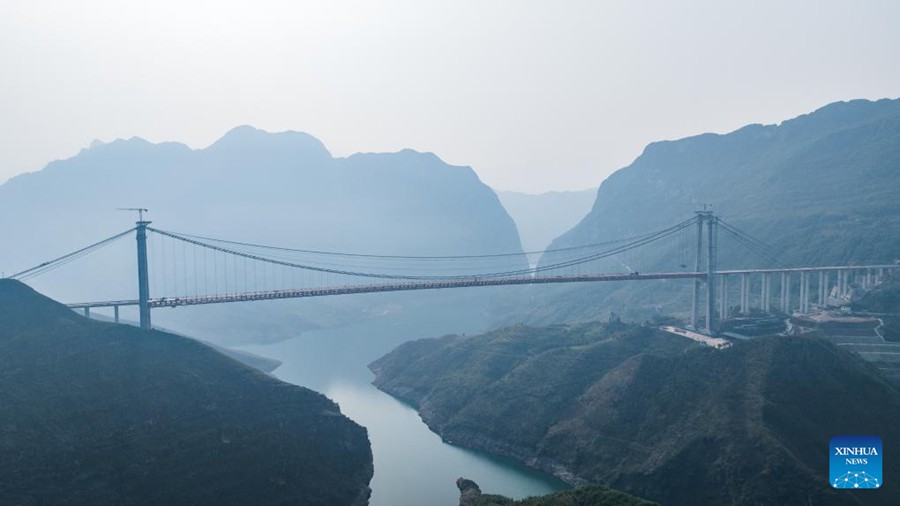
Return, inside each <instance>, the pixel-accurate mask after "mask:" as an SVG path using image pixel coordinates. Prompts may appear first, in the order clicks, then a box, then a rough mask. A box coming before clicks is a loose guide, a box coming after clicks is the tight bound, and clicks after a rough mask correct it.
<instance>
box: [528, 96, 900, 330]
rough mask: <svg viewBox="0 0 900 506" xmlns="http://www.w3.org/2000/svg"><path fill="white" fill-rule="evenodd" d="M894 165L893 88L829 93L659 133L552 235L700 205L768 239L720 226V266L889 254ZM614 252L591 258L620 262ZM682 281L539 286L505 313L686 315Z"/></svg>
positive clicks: (634, 223) (621, 228) (536, 317)
mask: <svg viewBox="0 0 900 506" xmlns="http://www.w3.org/2000/svg"><path fill="white" fill-rule="evenodd" d="M898 168H900V99H894V100H889V99H883V100H878V101H869V100H852V101H849V102H836V103H832V104H829V105H826V106H824V107H822V108H820V109H818V110H816V111H813V112H811V113H809V114H805V115H802V116H799V117H797V118H793V119H790V120H786V121H783V122H782V123H780V124H777V125H748V126H745V127H743V128H740V129H738V130H736V131H734V132H731V133H728V134H722V135H720V134H702V135H697V136H693V137H688V138H684V139H679V140H673V141H661V142H654V143H651V144H649V145H648V146H647V147H646V148H645V149H644V151H643V153H641V154H640V156H638V157H637V159H636V160H635V161H634V162H633V163H631V164H630V165H628V166H627V167H624V168H622V169H620V170H618V171H616V172H615V173H613V174H612V175H611V176H609V177H608V178H607V179H606V180H605V181H603V182H602V184H601V185H600V188H599V190H598V191H597V198H596V202H595V203H594V206H593V208H592V209H591V211H590V213H588V215H587V216H585V218H584V219H583V220H581V222H579V223H578V224H577V225H576V226H575V227H573V228H572V229H571V230H569V231H568V232H566V233H564V234H562V235H561V236H560V237H558V238H557V239H556V240H554V241H553V243H552V245H551V246H550V247H551V248H554V249H556V248H568V247H575V246H580V245H585V244H595V243H604V242H607V241H612V240H617V239H622V238H625V237H633V236H636V235H641V234H646V233H649V232H653V231H656V230H661V229H664V228H666V227H668V226H671V225H673V224H675V223H678V222H680V221H682V220H684V219H689V218H691V217H692V216H693V214H694V211H697V210H700V209H702V208H703V206H704V205H706V206H707V207H709V206H711V209H712V210H713V212H715V213H716V215H717V216H719V217H720V218H721V219H722V220H724V221H725V222H726V223H728V224H730V225H732V226H734V227H736V228H737V229H740V230H742V231H744V232H746V233H747V234H749V235H750V236H752V237H754V238H756V239H757V240H759V241H760V242H761V243H763V244H764V245H765V246H764V247H763V251H762V253H759V252H754V251H751V250H748V249H746V248H743V247H741V246H739V245H738V244H737V243H736V242H735V241H734V240H732V238H731V237H730V236H729V235H728V234H727V233H726V232H725V231H724V230H722V229H721V227H720V233H719V255H718V261H719V267H720V268H735V267H744V268H752V267H773V266H774V267H778V266H800V265H803V266H817V265H821V266H824V265H839V264H845V265H846V264H852V263H859V264H862V263H880V262H888V263H889V262H893V261H894V260H895V259H897V257H898V253H897V252H898V251H900V200H898V199H897V198H896V195H898V194H900V177H898ZM692 247H693V246H692V243H691V242H690V241H687V242H686V243H681V244H670V245H663V246H659V247H656V249H654V250H653V251H652V254H653V258H656V259H657V264H654V263H653V261H651V260H650V259H647V260H646V261H644V265H645V266H644V267H643V270H649V269H653V268H654V267H656V268H662V267H661V266H662V263H663V262H668V263H667V264H666V265H665V268H668V269H671V268H673V267H674V268H679V265H678V264H679V263H681V264H682V265H681V268H688V266H689V264H692V261H691V260H690V259H691V258H692V254H693V253H692V250H691V248H692ZM618 259H622V257H621V256H619V257H614V258H613V259H612V260H611V261H610V263H609V264H608V265H605V264H604V265H599V266H598V267H597V268H598V269H600V270H604V268H607V267H608V268H610V269H618V270H620V269H621V266H620V265H619V264H618V263H617V260H618ZM625 259H626V260H627V258H625ZM542 262H543V263H547V262H548V260H547V259H544V260H542ZM689 285H690V284H689V283H665V282H661V283H643V284H640V286H638V284H634V283H632V284H627V283H626V284H595V285H579V286H567V287H556V288H553V289H543V290H540V291H534V295H535V297H534V302H533V303H532V304H530V305H528V306H527V307H526V308H524V309H523V310H522V311H521V312H520V313H519V315H518V320H516V318H513V319H512V321H529V322H545V323H550V322H559V321H564V322H576V321H585V320H591V319H594V318H598V317H601V318H603V317H605V316H606V315H607V313H608V311H610V310H612V311H615V312H616V313H619V314H621V315H623V316H625V317H628V318H630V319H643V318H647V317H648V316H651V315H653V314H660V313H663V314H682V315H683V314H685V313H686V311H687V310H688V308H689V305H690V286H689ZM796 288H797V287H795V289H794V290H792V293H793V294H794V296H795V297H796V294H797V293H799V291H798V290H797V289H796ZM757 293H758V288H754V290H753V295H754V297H755V295H756V294H757Z"/></svg>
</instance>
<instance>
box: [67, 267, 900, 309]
mask: <svg viewBox="0 0 900 506" xmlns="http://www.w3.org/2000/svg"><path fill="white" fill-rule="evenodd" d="M898 267H900V265H896V264H881V265H849V266H828V267H793V268H774V269H744V270H723V271H716V273H715V275H716V276H720V275H729V276H730V275H733V274H763V273H779V272H784V273H793V272H817V271H854V270H863V269H896V268H898ZM703 278H706V273H705V272H650V273H637V272H634V273H630V274H586V275H573V276H510V277H486V278H479V277H478V276H473V277H466V278H452V279H444V280H429V281H407V282H399V283H385V284H372V285H356V286H353V285H351V286H337V287H318V288H302V289H291V290H270V291H259V292H243V293H225V294H221V295H218V294H217V295H199V296H185V297H159V298H152V299H150V307H151V308H161V307H178V306H196V305H200V304H221V303H225V302H245V301H254V300H273V299H295V298H304V297H323V296H328V295H348V294H355V293H378V292H403V291H411V290H436V289H441V288H465V287H474V286H505V285H537V284H548V283H584V282H596V281H638V280H642V281H643V280H651V279H703ZM66 305H67V306H68V307H70V308H72V309H86V310H87V309H91V308H99V307H119V306H137V305H138V301H137V299H128V300H112V301H101V302H78V303H74V304H66Z"/></svg>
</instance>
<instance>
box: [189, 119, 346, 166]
mask: <svg viewBox="0 0 900 506" xmlns="http://www.w3.org/2000/svg"><path fill="white" fill-rule="evenodd" d="M204 151H212V152H230V153H241V154H247V153H257V152H260V151H265V152H266V153H268V154H272V153H278V154H285V155H296V156H303V157H309V156H311V155H312V156H325V157H329V158H330V157H331V153H330V152H329V151H328V149H327V148H326V147H325V145H324V144H322V141H320V140H319V139H316V138H315V137H313V136H312V135H310V134H308V133H306V132H298V131H294V130H287V131H284V132H267V131H265V130H261V129H258V128H256V127H253V126H251V125H241V126H238V127H235V128H232V129H231V130H229V131H228V132H227V133H226V134H225V135H223V136H222V138H220V139H219V140H217V141H216V142H214V143H213V144H212V145H210V146H209V147H208V148H206V149H205V150H204Z"/></svg>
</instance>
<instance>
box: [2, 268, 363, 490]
mask: <svg viewBox="0 0 900 506" xmlns="http://www.w3.org/2000/svg"><path fill="white" fill-rule="evenodd" d="M0 406H2V409H0V503H3V504H21V505H38V504H90V505H117V506H118V505H144V504H146V505H158V504H216V505H229V504H234V505H237V504H242V505H243V504H304V505H317V506H333V505H348V506H349V505H353V506H356V505H363V504H365V503H366V500H367V498H368V483H369V480H370V479H371V477H372V471H373V470H372V453H371V450H370V448H369V441H368V437H367V435H366V430H365V429H364V428H363V427H360V426H358V425H357V424H355V423H354V422H352V421H351V420H349V419H348V418H346V417H344V416H343V415H341V412H340V410H339V408H338V406H337V405H336V404H334V403H333V402H332V401H330V400H328V399H327V398H325V397H324V396H322V395H321V394H318V393H316V392H313V391H311V390H308V389H305V388H302V387H297V386H294V385H288V384H286V383H282V382H281V381H278V380H276V379H274V378H272V377H270V376H268V375H266V374H264V373H262V372H260V371H258V370H256V369H253V368H251V367H249V366H246V365H244V364H241V363H238V362H236V361H234V360H233V359H231V358H228V357H226V356H225V355H223V354H221V353H219V352H217V351H215V350H213V349H211V348H209V347H207V346H205V345H203V344H201V343H199V342H197V341H194V340H191V339H186V338H183V337H179V336H175V335H171V334H167V333H163V332H157V331H154V332H145V331H142V330H140V329H137V328H135V327H131V326H127V325H115V324H111V323H105V322H98V321H93V320H87V319H84V318H82V317H80V316H78V315H76V314H75V313H74V312H72V311H70V310H69V309H67V308H66V307H65V306H63V305H61V304H57V303H55V302H53V301H51V300H50V299H47V298H45V297H43V296H41V295H39V294H38V293H36V292H34V291H33V290H31V289H30V288H28V287H27V286H25V285H23V284H21V283H19V282H16V281H11V280H0Z"/></svg>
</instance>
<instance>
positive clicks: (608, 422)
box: [371, 324, 900, 505]
mask: <svg viewBox="0 0 900 506" xmlns="http://www.w3.org/2000/svg"><path fill="white" fill-rule="evenodd" d="M684 341H686V340H682V339H681V338H678V337H676V336H672V335H667V334H665V333H662V332H660V331H657V330H655V329H653V328H652V327H645V326H634V325H623V324H609V325H605V324H603V325H601V324H584V325H579V326H574V327H564V326H553V327H548V328H545V329H540V328H531V327H514V328H509V329H504V330H500V331H496V332H492V333H488V334H485V335H482V336H474V337H470V336H447V337H444V338H440V339H435V340H421V341H417V342H412V343H407V344H404V345H402V346H400V347H398V348H397V349H396V350H394V351H393V352H391V353H390V354H388V355H386V356H385V357H383V358H381V359H379V360H378V361H376V362H374V363H373V364H372V365H371V368H372V370H373V371H374V372H375V373H376V379H375V382H374V383H375V385H376V386H377V387H378V388H380V389H382V390H384V391H386V392H388V393H390V394H392V395H394V396H397V397H399V398H402V399H404V400H406V401H408V402H410V403H412V404H413V405H414V406H416V407H417V408H418V410H419V412H420V414H421V416H422V418H423V420H425V422H426V423H427V424H428V425H429V427H431V428H432V430H434V431H435V432H437V433H438V434H440V435H441V436H442V437H443V438H444V439H445V440H449V441H452V442H454V443H456V444H460V445H463V446H467V447H472V448H477V449H481V450H486V451H489V452H493V453H498V454H503V455H507V456H511V457H514V458H516V459H519V460H521V461H523V462H525V463H527V464H529V465H532V466H535V467H539V468H542V469H544V470H546V471H549V472H552V473H554V474H556V475H557V476H559V477H561V478H563V479H564V480H566V481H568V482H570V483H572V484H587V483H599V484H603V485H606V486H610V487H614V488H617V489H620V490H623V491H626V492H628V493H631V494H635V495H637V496H639V497H645V498H647V499H650V500H654V501H659V502H660V503H663V504H671V505H699V504H711V505H712V504H822V505H825V504H829V505H830V504H896V503H897V501H898V499H900V487H897V486H891V485H889V480H895V479H900V466H898V464H897V463H888V462H887V460H886V461H885V462H886V468H885V480H884V481H885V484H886V485H885V486H884V487H883V488H882V489H881V490H879V491H878V492H877V493H872V494H855V495H854V494H846V493H840V494H839V493H836V492H837V491H834V490H832V489H831V488H830V487H829V484H828V474H827V473H828V443H829V440H830V438H831V437H832V436H835V435H843V434H874V435H880V436H881V437H882V438H883V439H884V441H885V445H886V447H887V446H891V447H893V445H896V444H897V443H898V442H900V430H898V427H897V424H896V417H897V413H900V394H898V392H897V391H896V390H895V389H894V388H893V387H891V386H890V385H889V384H887V383H886V382H885V381H884V379H883V378H882V377H881V375H880V374H879V373H878V371H877V370H875V369H874V368H873V367H872V366H871V365H870V364H868V363H866V362H863V361H862V360H861V359H859V358H858V357H857V356H855V355H853V354H851V353H849V352H846V351H844V350H841V349H839V348H838V347H836V346H834V345H832V344H830V343H828V342H825V341H823V340H817V339H814V338H802V337H795V338H782V337H777V338H776V337H773V338H760V339H756V340H753V341H749V342H740V343H736V344H735V345H734V346H732V347H731V348H728V349H726V350H713V349H709V348H705V347H699V346H694V345H691V344H688V343H686V342H684ZM888 441H891V443H888Z"/></svg>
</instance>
